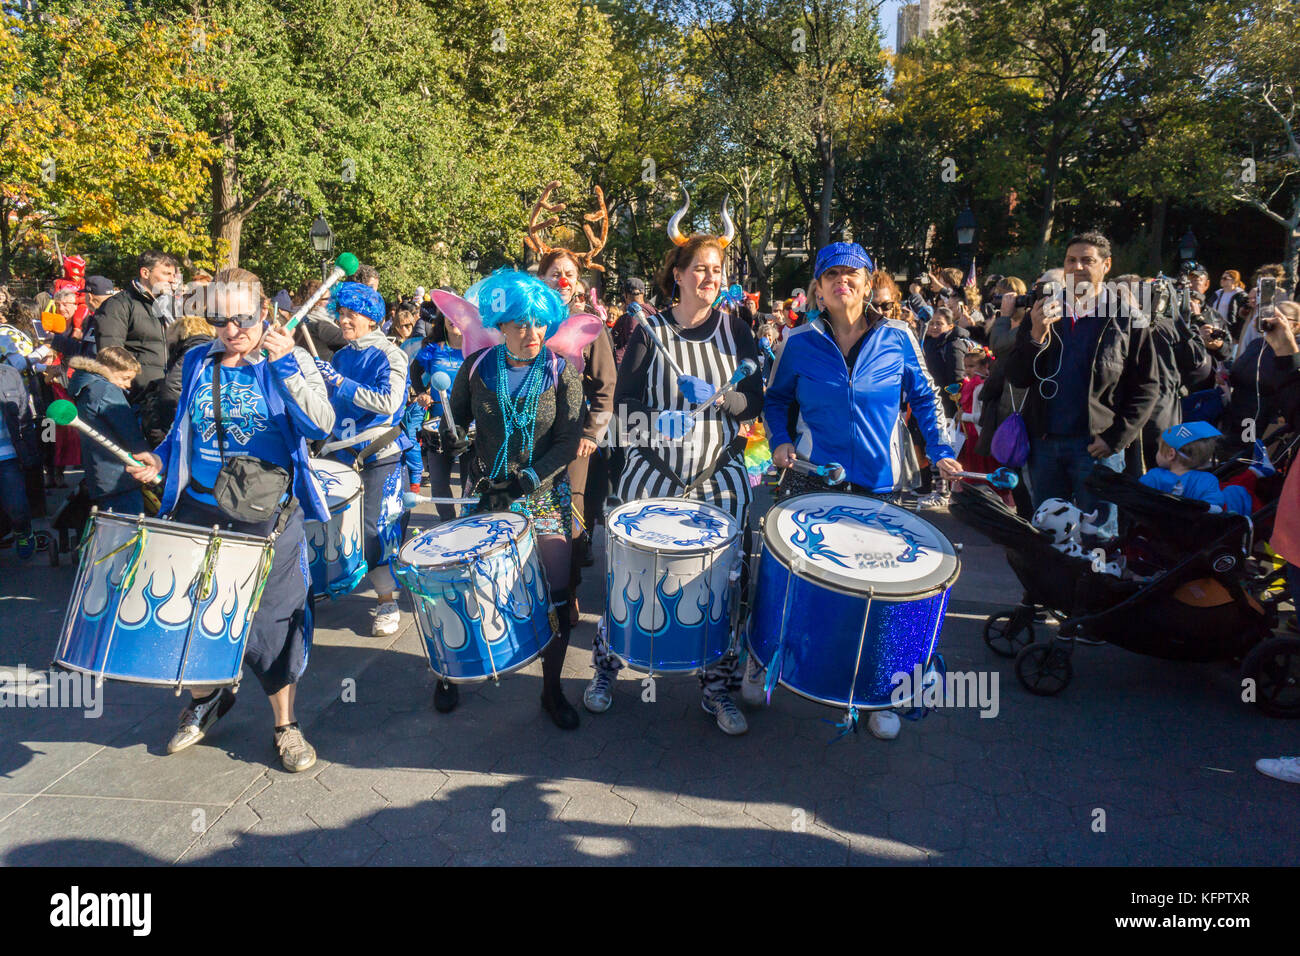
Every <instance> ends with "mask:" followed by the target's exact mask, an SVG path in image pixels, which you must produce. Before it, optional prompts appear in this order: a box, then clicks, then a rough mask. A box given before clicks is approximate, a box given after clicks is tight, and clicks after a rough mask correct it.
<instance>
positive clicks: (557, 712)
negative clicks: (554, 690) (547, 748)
mask: <svg viewBox="0 0 1300 956" xmlns="http://www.w3.org/2000/svg"><path fill="white" fill-rule="evenodd" d="M542 710H544V711H546V712H547V713H548V714H550V715H551V720H553V721H555V726H556V727H559V728H560V729H561V730H577V729H578V712H577V711H576V710H574V709H573V705H572V704H570V703H569V702H568V701H567V700H565V699H564V695H563V694H555V695H554V696H552V695H550V694H543V695H542Z"/></svg>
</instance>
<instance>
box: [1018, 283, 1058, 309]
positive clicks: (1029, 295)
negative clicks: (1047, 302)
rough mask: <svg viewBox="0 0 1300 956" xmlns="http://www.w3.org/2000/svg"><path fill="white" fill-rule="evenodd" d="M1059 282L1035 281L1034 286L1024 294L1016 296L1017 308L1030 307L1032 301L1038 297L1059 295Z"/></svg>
mask: <svg viewBox="0 0 1300 956" xmlns="http://www.w3.org/2000/svg"><path fill="white" fill-rule="evenodd" d="M1060 292H1061V284H1060V283H1059V282H1035V283H1034V287H1033V288H1032V289H1030V290H1029V291H1028V292H1026V293H1025V294H1024V295H1018V296H1016V305H1015V307H1016V308H1017V309H1032V308H1033V307H1034V303H1035V302H1037V301H1038V300H1039V299H1050V298H1053V297H1054V296H1057V295H1060Z"/></svg>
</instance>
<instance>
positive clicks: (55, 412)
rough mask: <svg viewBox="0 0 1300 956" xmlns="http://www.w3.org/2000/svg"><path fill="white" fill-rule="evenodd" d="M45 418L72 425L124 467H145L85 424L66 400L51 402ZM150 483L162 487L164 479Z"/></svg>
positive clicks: (157, 479) (158, 477)
mask: <svg viewBox="0 0 1300 956" xmlns="http://www.w3.org/2000/svg"><path fill="white" fill-rule="evenodd" d="M45 417H46V418H48V419H49V420H50V421H52V422H54V424H56V425H71V426H72V427H73V428H75V429H76V430H77V431H79V432H81V433H82V434H83V435H85V436H86V437H87V438H89V439H90V440H91V441H93V442H95V443H96V444H98V445H100V446H101V447H103V448H104V450H106V451H108V452H110V453H111V454H112V455H113V456H114V457H115V458H117V459H118V460H119V461H121V462H122V464H124V465H130V466H131V467H133V468H143V467H144V465H145V463H144V462H142V461H140V460H139V459H138V458H136V457H135V456H134V455H132V454H131V453H130V452H128V451H126V450H125V449H124V448H122V447H121V446H120V445H118V444H117V443H116V442H114V441H112V440H111V439H109V438H106V437H105V436H104V435H101V434H100V433H99V432H98V431H96V430H95V429H94V428H92V427H91V426H89V425H87V424H86V423H85V422H83V421H82V420H81V418H80V417H78V415H77V406H76V405H74V404H72V402H70V401H68V400H67V399H66V398H60V399H56V400H54V401H52V402H50V406H49V408H47V409H46V410H45ZM149 483H150V484H153V485H161V484H162V477H161V476H155V477H154V480H153V481H152V482H149Z"/></svg>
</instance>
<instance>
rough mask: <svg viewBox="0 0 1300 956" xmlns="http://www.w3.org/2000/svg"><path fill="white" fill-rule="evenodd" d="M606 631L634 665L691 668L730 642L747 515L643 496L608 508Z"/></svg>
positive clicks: (655, 670) (662, 670)
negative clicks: (741, 517)
mask: <svg viewBox="0 0 1300 956" xmlns="http://www.w3.org/2000/svg"><path fill="white" fill-rule="evenodd" d="M605 529H606V532H607V534H608V544H607V546H606V548H605V622H604V626H605V634H606V637H607V638H608V639H609V647H610V650H611V651H612V652H613V653H614V654H616V655H618V657H619V659H621V660H622V661H623V662H624V663H625V664H626V665H627V666H628V667H630V668H632V669H633V670H638V671H645V672H647V673H651V674H672V673H690V672H692V671H698V670H701V669H703V668H705V667H708V666H709V665H710V664H714V663H716V662H717V661H718V660H719V659H721V658H722V656H723V655H724V654H726V653H727V648H728V647H730V646H731V636H732V622H731V603H732V601H731V598H732V591H733V589H734V584H735V581H736V580H737V579H738V578H739V567H740V557H741V554H740V533H741V528H740V523H739V522H738V521H736V519H735V518H733V517H732V516H731V515H730V514H728V513H727V512H725V511H723V510H722V509H721V508H717V507H715V506H713V505H710V504H706V503H705V502H702V501H689V500H685V499H681V498H642V499H639V500H637V501H630V502H628V503H627V504H624V505H620V506H619V507H617V508H614V509H613V510H611V511H610V512H609V513H608V514H607V515H606V516H605Z"/></svg>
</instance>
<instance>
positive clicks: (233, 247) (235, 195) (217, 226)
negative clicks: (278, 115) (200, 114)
mask: <svg viewBox="0 0 1300 956" xmlns="http://www.w3.org/2000/svg"><path fill="white" fill-rule="evenodd" d="M234 126H235V120H234V116H232V115H231V114H230V112H229V110H225V109H223V110H222V113H221V135H220V137H219V142H220V144H221V156H220V157H219V158H218V159H216V160H214V161H213V163H212V165H211V167H210V168H211V172H212V220H211V222H210V224H209V227H208V233H209V235H211V236H212V239H213V241H214V242H215V243H217V244H218V248H220V243H221V241H222V240H225V242H226V244H227V253H226V263H225V264H226V265H227V266H238V265H239V238H240V234H241V233H242V232H243V229H244V216H245V215H246V213H243V212H240V211H239V165H238V163H237V161H236V159H235V129H234Z"/></svg>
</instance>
